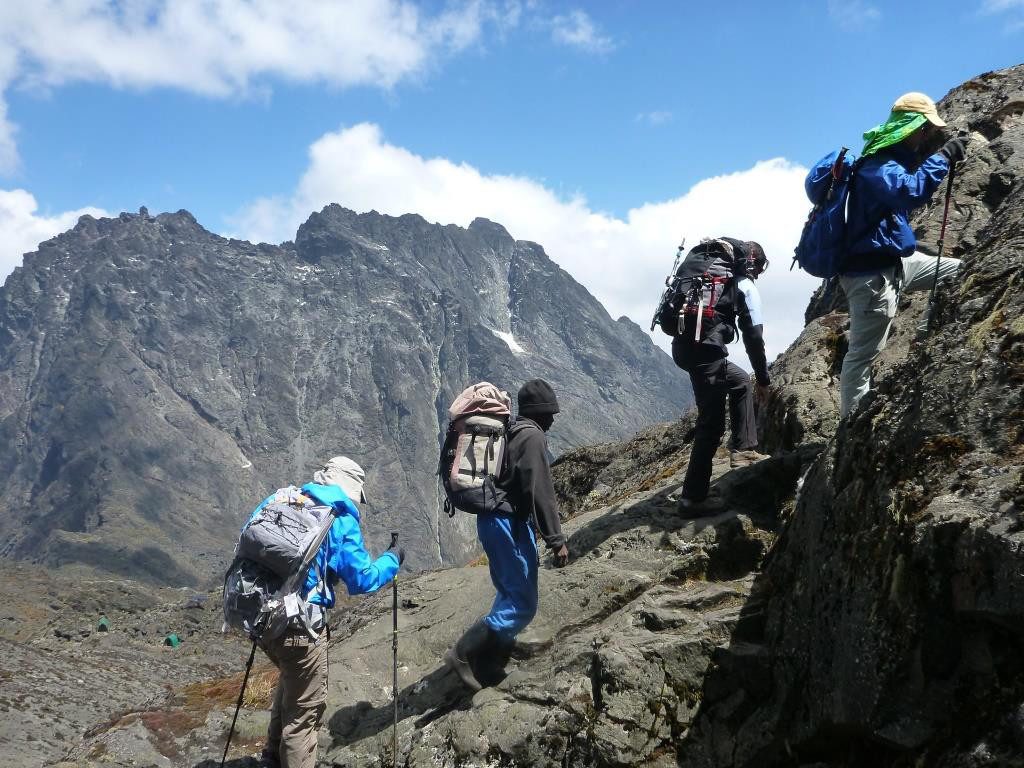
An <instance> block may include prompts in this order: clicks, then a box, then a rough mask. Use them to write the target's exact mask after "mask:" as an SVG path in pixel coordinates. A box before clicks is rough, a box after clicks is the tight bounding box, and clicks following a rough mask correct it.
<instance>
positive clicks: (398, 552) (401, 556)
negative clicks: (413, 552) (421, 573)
mask: <svg viewBox="0 0 1024 768" xmlns="http://www.w3.org/2000/svg"><path fill="white" fill-rule="evenodd" d="M388 552H390V553H391V554H392V555H394V556H395V557H397V558H398V564H399V565H401V564H402V563H404V562H405V550H404V549H402V548H401V547H395V545H394V544H392V545H391V546H390V547H388Z"/></svg>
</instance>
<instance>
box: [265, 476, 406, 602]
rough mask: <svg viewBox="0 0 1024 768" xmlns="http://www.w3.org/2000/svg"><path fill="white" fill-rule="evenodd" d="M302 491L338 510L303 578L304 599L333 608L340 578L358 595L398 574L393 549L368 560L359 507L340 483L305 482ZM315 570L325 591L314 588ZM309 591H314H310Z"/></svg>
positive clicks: (266, 500) (351, 591) (316, 578)
mask: <svg viewBox="0 0 1024 768" xmlns="http://www.w3.org/2000/svg"><path fill="white" fill-rule="evenodd" d="M302 492H303V493H304V494H306V495H307V496H309V497H311V498H313V499H315V500H316V502H317V503H318V504H322V505H324V506H327V507H333V508H334V510H335V511H336V512H338V515H337V517H335V519H334V522H333V523H331V530H330V531H329V532H328V534H327V538H326V539H324V543H323V544H322V545H321V547H320V551H319V552H318V553H317V556H316V559H315V560H314V561H313V565H312V566H311V567H310V569H309V575H308V576H307V577H306V586H305V588H304V589H303V591H302V596H303V597H304V598H307V602H310V603H314V604H316V605H322V606H323V607H324V608H330V607H332V606H333V605H334V586H335V585H336V584H337V583H338V581H339V579H340V580H341V581H343V582H345V587H346V588H347V589H348V592H349V594H350V595H361V594H364V593H367V592H376V591H377V590H378V589H380V588H381V587H383V586H384V585H385V584H387V583H388V582H390V581H391V579H393V578H394V577H395V574H396V573H398V556H397V555H396V554H395V553H393V552H385V553H384V554H382V555H381V556H380V557H378V558H377V559H376V560H371V559H370V554H369V553H368V552H367V551H366V547H365V545H364V544H363V534H362V531H360V530H359V509H358V507H356V505H355V504H353V503H352V501H351V499H349V497H348V496H346V495H345V492H344V491H343V490H342V489H341V488H340V487H339V486H337V485H318V484H317V483H306V484H305V485H304V486H302ZM273 498H274V495H273V494H271V495H270V496H268V497H267V498H265V499H264V500H263V502H262V503H261V504H260V505H259V506H258V507H256V509H255V510H254V511H253V515H255V514H256V513H257V512H259V510H261V509H262V508H263V507H265V506H266V505H267V504H269V503H270V501H271V500H272V499H273ZM250 519H251V516H250ZM318 573H323V574H324V576H325V582H326V589H325V590H319V589H317V582H318V577H317V574H318ZM312 590H316V591H314V592H313V594H310V592H311V591H312Z"/></svg>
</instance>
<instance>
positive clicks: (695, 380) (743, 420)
mask: <svg viewBox="0 0 1024 768" xmlns="http://www.w3.org/2000/svg"><path fill="white" fill-rule="evenodd" d="M672 353H673V354H672V357H673V358H674V359H675V361H676V364H677V365H679V367H680V368H683V369H684V370H685V371H686V372H687V373H689V374H690V382H691V383H692V384H693V395H694V398H695V399H696V401H697V430H696V433H695V434H694V437H693V447H692V448H691V449H690V463H689V465H688V466H687V467H686V479H685V480H683V496H684V497H686V498H688V499H693V500H694V501H700V500H702V499H703V498H704V497H705V496H707V495H708V486H709V485H710V484H711V463H712V460H713V459H714V456H715V451H717V450H718V446H719V444H720V443H721V442H722V435H724V434H725V403H726V400H728V402H729V422H730V425H731V428H732V437H731V438H730V439H729V448H730V449H731V450H737V451H744V450H748V449H750V448H754V447H756V446H757V424H756V423H755V420H754V395H753V386H752V384H751V382H750V374H749V373H747V372H746V371H744V370H743V369H742V368H740V367H739V366H738V365H733V364H732V363H730V362H729V360H728V358H725V357H717V358H712V359H706V358H703V356H701V355H699V354H698V355H694V356H690V355H680V354H677V350H676V345H675V344H673V349H672Z"/></svg>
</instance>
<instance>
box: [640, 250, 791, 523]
mask: <svg viewBox="0 0 1024 768" xmlns="http://www.w3.org/2000/svg"><path fill="white" fill-rule="evenodd" d="M767 266H768V259H767V258H766V257H765V254H764V249H762V248H761V246H760V245H758V244H757V243H755V242H743V241H741V240H735V239H733V238H729V237H723V238H718V239H714V240H711V239H708V240H704V241H702V242H701V243H700V244H699V245H697V246H696V247H695V248H693V249H692V250H691V251H690V252H689V253H688V254H687V255H686V258H685V259H683V261H682V263H680V264H679V265H678V267H677V268H676V269H675V270H674V274H673V275H672V276H670V279H669V281H668V282H669V291H668V292H667V294H666V296H665V298H664V299H663V301H662V306H661V307H659V310H658V312H657V313H656V318H655V319H656V321H657V322H658V323H660V325H661V328H662V330H663V331H664V332H665V333H667V334H669V335H671V336H673V339H672V359H673V360H675V363H676V365H678V366H679V367H680V368H682V369H683V370H684V371H686V372H687V373H689V374H690V382H691V383H692V384H693V394H694V398H695V399H696V401H697V429H696V433H695V434H694V438H693V446H692V448H691V449H690V462H689V464H688V466H687V467H686V477H685V479H684V481H683V488H682V493H681V495H680V498H679V508H680V510H681V511H683V512H684V513H685V514H690V515H694V516H696V515H703V514H713V513H714V512H717V511H719V510H720V509H721V508H722V507H723V502H722V500H721V499H720V498H719V497H718V496H716V495H709V487H710V483H711V469H712V460H713V458H714V455H715V451H716V450H718V446H719V444H720V443H721V441H722V436H723V435H724V434H725V410H726V402H727V401H728V404H729V421H730V427H731V430H732V436H731V438H730V440H729V465H730V467H742V466H746V465H748V464H752V463H754V462H756V461H760V460H761V459H764V458H767V457H766V456H765V455H763V454H760V453H758V452H757V451H756V450H754V449H755V448H756V447H757V427H756V424H755V420H754V402H753V399H754V398H753V395H754V392H753V387H752V385H751V381H750V375H749V374H748V373H747V372H746V371H744V370H743V369H742V368H740V367H739V366H737V365H735V364H733V363H731V362H729V359H728V356H729V351H728V349H727V346H726V345H727V344H728V343H729V342H730V341H732V340H733V338H735V335H736V327H737V325H738V326H739V331H740V333H741V334H742V336H743V346H744V347H745V348H746V350H747V357H748V358H749V359H750V364H751V366H752V367H753V369H754V376H755V378H756V380H757V387H758V393H759V396H761V397H763V396H764V394H765V393H766V392H767V391H768V386H769V384H770V383H771V379H770V378H769V376H768V363H767V360H766V358H765V351H764V339H763V337H762V332H763V327H762V325H763V321H762V319H761V296H760V294H759V293H758V291H757V286H756V285H755V284H754V281H755V280H756V279H757V277H758V276H759V275H760V274H761V273H762V272H764V270H765V269H766V268H767Z"/></svg>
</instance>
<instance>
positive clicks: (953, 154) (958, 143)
mask: <svg viewBox="0 0 1024 768" xmlns="http://www.w3.org/2000/svg"><path fill="white" fill-rule="evenodd" d="M939 154H940V155H944V156H945V158H946V159H947V160H949V164H950V165H956V164H957V163H959V162H960V161H961V160H963V159H964V158H965V157H966V156H967V143H966V142H965V141H964V140H963V139H962V138H959V137H957V138H955V139H950V140H949V141H947V142H946V143H945V144H943V145H942V149H940V150H939Z"/></svg>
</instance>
